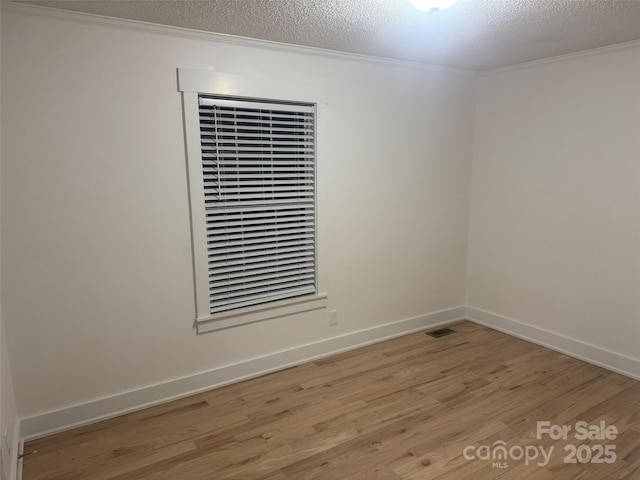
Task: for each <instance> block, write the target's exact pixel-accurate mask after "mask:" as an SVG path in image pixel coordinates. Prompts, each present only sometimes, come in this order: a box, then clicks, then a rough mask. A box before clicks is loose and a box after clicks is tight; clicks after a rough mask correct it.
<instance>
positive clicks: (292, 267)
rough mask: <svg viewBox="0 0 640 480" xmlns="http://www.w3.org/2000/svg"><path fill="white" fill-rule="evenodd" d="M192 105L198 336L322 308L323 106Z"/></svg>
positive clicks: (188, 111)
mask: <svg viewBox="0 0 640 480" xmlns="http://www.w3.org/2000/svg"><path fill="white" fill-rule="evenodd" d="M194 99H195V100H196V103H197V105H196V108H197V120H196V121H197V132H193V126H194V125H189V124H190V123H193V120H191V122H190V121H189V118H188V117H189V115H193V109H192V108H191V107H192V106H188V105H187V102H188V101H190V100H191V101H192V100H194ZM184 104H185V105H184V106H185V129H186V133H187V135H186V136H187V153H188V165H189V186H190V194H191V216H192V235H193V249H194V267H195V268H194V271H195V284H196V297H197V298H196V308H197V319H196V324H197V325H198V331H199V332H200V331H207V330H216V329H219V328H226V327H229V326H234V325H238V324H242V323H248V322H251V321H256V320H262V319H264V318H269V317H273V316H279V315H282V314H288V313H295V312H297V311H302V310H309V309H313V308H319V307H322V306H324V302H323V300H324V298H323V296H322V295H318V289H317V254H316V252H317V246H316V159H315V157H316V155H315V151H316V134H315V131H316V125H315V118H316V110H315V105H313V104H310V103H294V102H282V101H271V100H255V99H247V98H239V97H229V96H216V95H211V94H203V93H197V94H196V95H194V96H192V97H189V98H187V97H186V96H185V99H184ZM190 138H191V141H190ZM196 138H197V142H198V144H197V151H196V147H195V145H194V142H195V140H196ZM204 297H206V301H205V298H204ZM319 301H320V302H319ZM203 325H205V326H204V327H203Z"/></svg>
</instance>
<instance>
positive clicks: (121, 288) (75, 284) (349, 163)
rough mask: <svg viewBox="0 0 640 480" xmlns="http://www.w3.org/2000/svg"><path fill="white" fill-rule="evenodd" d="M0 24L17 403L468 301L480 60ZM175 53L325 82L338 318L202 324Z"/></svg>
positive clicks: (65, 403)
mask: <svg viewBox="0 0 640 480" xmlns="http://www.w3.org/2000/svg"><path fill="white" fill-rule="evenodd" d="M13 8H15V7H13ZM2 22H3V26H2V98H3V104H2V122H3V129H4V137H3V143H2V159H3V166H2V168H3V171H2V222H3V227H2V249H3V251H2V256H3V265H2V286H3V291H2V306H3V309H4V313H5V320H6V327H7V335H8V336H9V338H11V347H12V348H11V355H12V358H11V360H12V364H13V368H14V380H15V387H16V396H17V404H18V406H19V413H20V415H21V416H22V417H29V416H33V415H37V414H40V413H43V412H47V411H51V410H57V409H62V408H65V407H69V406H70V405H74V404H78V403H83V402H88V401H91V400H94V399H97V398H101V397H105V396H110V395H114V394H117V393H120V392H125V391H129V390H135V389H138V388H141V387H145V386H148V385H153V384H156V383H161V382H164V381H167V380H170V379H174V378H179V377H184V376H188V375H192V374H196V373H199V372H203V371H206V370H209V369H213V368H216V367H219V366H224V365H229V364H232V363H234V362H240V361H243V360H246V359H250V358H254V357H257V356H260V355H265V354H269V353H272V352H278V351H280V350H283V349H288V348H292V347H295V346H299V345H305V344H309V343H313V342H318V341H320V340H322V339H325V338H328V337H331V336H335V335H339V334H344V333H348V332H355V331H359V330H362V329H366V328H370V327H374V326H377V325H382V324H385V323H388V322H391V321H395V320H401V319H406V318H410V317H414V316H419V315H423V314H427V313H430V312H436V311H439V310H443V309H449V308H452V307H458V306H460V305H463V303H464V284H465V269H466V242H467V219H468V205H469V198H468V197H469V183H470V171H471V170H470V167H471V152H472V129H473V112H474V86H475V83H474V81H475V78H474V77H473V76H470V75H467V74H463V73H456V72H450V71H440V70H433V69H431V70H429V69H426V68H414V67H407V66H400V65H396V66H393V65H392V64H383V63H379V62H367V61H355V60H346V59H342V58H340V57H336V56H333V57H332V56H330V55H329V56H326V55H325V56H321V55H311V54H301V53H292V52H289V51H279V50H276V49H261V48H256V47H250V46H240V45H235V44H233V43H222V42H214V41H205V40H198V39H194V38H186V37H183V36H180V35H160V34H155V33H148V32H144V31H140V30H134V29H124V28H114V27H107V26H104V25H93V24H91V22H84V23H80V22H69V21H60V20H57V19H53V18H48V16H47V15H44V16H33V15H22V14H17V13H15V12H13V11H11V10H9V11H7V10H5V14H4V15H3V16H2ZM178 67H185V68H199V69H214V70H216V71H221V72H226V73H232V74H237V75H249V76H255V77H260V76H269V77H278V78H280V79H281V80H282V81H283V82H286V81H287V80H288V79H290V78H291V79H295V80H296V81H314V82H320V83H322V84H323V90H324V91H325V92H326V94H327V101H328V103H329V105H328V107H326V108H324V111H325V112H326V115H328V116H329V117H330V118H329V120H330V121H329V122H328V124H329V125H330V126H329V128H328V132H327V135H326V138H323V139H320V152H321V153H320V157H319V162H321V166H320V168H321V169H324V171H325V172H326V185H325V187H324V188H325V191H326V192H328V197H327V198H326V199H325V206H326V209H325V212H324V216H323V217H322V218H321V220H320V222H321V223H320V228H321V229H323V230H324V234H325V235H326V238H327V259H325V262H324V263H325V265H327V266H328V269H327V271H325V272H322V273H321V274H322V275H323V276H324V278H325V279H326V287H327V288H326V290H327V292H328V294H329V302H330V308H331V309H337V310H338V317H339V326H338V327H334V328H329V327H328V326H327V318H326V312H325V311H323V310H319V311H315V312H311V313H307V314H302V315H296V316H290V317H286V318H280V319H276V320H271V321H265V322H261V323H256V324H251V325H246V326H242V327H238V328H234V329H230V330H225V331H219V332H215V333H211V334H206V335H201V336H196V334H195V332H194V330H193V328H192V323H193V319H194V305H193V284H192V271H191V249H190V234H189V210H188V197H187V182H186V178H185V160H184V157H185V154H184V140H183V132H182V117H181V115H182V108H181V103H180V95H179V93H178V92H177V88H176V68H178Z"/></svg>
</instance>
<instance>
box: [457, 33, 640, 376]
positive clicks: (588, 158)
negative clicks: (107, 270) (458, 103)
mask: <svg viewBox="0 0 640 480" xmlns="http://www.w3.org/2000/svg"><path fill="white" fill-rule="evenodd" d="M639 85H640V48H639V47H638V46H637V44H636V46H635V47H634V48H626V49H622V48H621V49H616V50H610V51H605V52H603V53H600V54H594V55H583V56H574V57H568V58H566V59H563V60H561V61H551V62H546V63H540V64H534V65H532V66H528V67H520V68H515V69H509V70H505V71H496V72H493V73H489V74H487V75H485V76H483V77H482V78H480V79H479V81H478V92H477V112H476V129H475V147H474V148H475V151H474V166H473V181H472V197H471V222H470V238H469V265H468V280H467V304H468V305H469V306H470V307H473V308H475V309H479V310H481V311H484V312H489V313H490V314H494V316H493V317H492V316H491V315H489V316H486V317H485V318H486V319H488V321H489V323H491V322H492V321H496V322H498V323H500V322H503V323H502V325H503V326H504V327H506V328H507V329H513V330H514V331H516V332H518V331H519V332H521V333H522V332H524V331H525V330H526V329H523V328H525V327H523V326H522V325H518V322H522V323H524V324H528V325H530V326H533V327H535V329H537V330H538V333H537V334H540V335H542V334H543V332H542V331H547V332H551V333H554V334H558V335H559V336H558V337H555V340H553V341H558V342H564V341H565V340H564V339H562V338H560V337H563V336H564V337H568V338H570V339H572V340H575V341H577V342H579V343H582V344H584V345H582V346H580V345H579V344H578V343H576V344H574V346H573V347H571V348H583V347H584V348H586V350H585V352H587V350H589V351H590V352H591V355H592V356H593V355H595V356H599V355H604V356H607V355H609V353H611V352H613V353H615V354H616V355H618V359H617V360H616V359H614V360H612V361H615V362H620V365H619V366H620V368H621V369H624V367H623V364H626V365H628V366H629V367H628V368H634V367H633V365H634V364H635V365H636V366H638V365H640V363H638V362H640V156H639V155H640V134H639V133H640V88H638V87H639ZM476 313H477V314H478V316H480V317H482V312H476ZM498 317H504V318H502V319H500V318H498ZM509 320H515V321H516V322H510V321H509ZM535 329H534V330H535ZM534 330H531V329H529V331H534ZM537 334H536V333H535V332H534V333H533V335H537ZM544 335H546V334H544ZM548 338H554V337H553V335H552V336H550V337H548ZM589 346H592V347H595V348H590V347H589ZM587 347H588V348H587ZM598 350H600V352H598ZM607 351H609V352H607ZM624 357H626V358H624ZM595 360H598V358H595ZM602 361H603V362H604V363H607V361H606V360H604V359H603V360H602ZM634 362H635V363H634ZM614 366H615V365H614ZM631 373H635V374H636V375H639V376H640V369H638V371H636V372H631Z"/></svg>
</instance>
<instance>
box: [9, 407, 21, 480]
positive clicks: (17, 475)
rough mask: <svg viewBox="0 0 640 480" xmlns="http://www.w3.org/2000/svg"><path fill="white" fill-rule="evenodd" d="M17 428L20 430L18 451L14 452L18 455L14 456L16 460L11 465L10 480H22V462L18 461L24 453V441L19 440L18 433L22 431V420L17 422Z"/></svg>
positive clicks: (17, 443) (17, 444) (17, 442)
mask: <svg viewBox="0 0 640 480" xmlns="http://www.w3.org/2000/svg"><path fill="white" fill-rule="evenodd" d="M16 427H17V428H18V430H16V442H15V445H16V448H17V450H14V452H16V455H14V456H13V457H14V459H13V461H12V463H11V475H10V477H9V478H10V479H11V480H22V461H21V460H18V453H24V440H23V439H20V438H18V432H19V431H20V430H19V428H20V420H16Z"/></svg>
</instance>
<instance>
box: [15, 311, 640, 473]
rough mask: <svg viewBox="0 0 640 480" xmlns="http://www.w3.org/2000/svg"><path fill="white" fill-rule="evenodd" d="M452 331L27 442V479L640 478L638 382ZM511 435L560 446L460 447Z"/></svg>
mask: <svg viewBox="0 0 640 480" xmlns="http://www.w3.org/2000/svg"><path fill="white" fill-rule="evenodd" d="M452 328H454V329H456V330H457V333H455V334H453V335H450V336H447V337H442V338H439V339H435V338H431V337H429V336H427V335H425V334H424V333H415V334H412V335H408V336H405V337H401V338H397V339H394V340H389V341H386V342H383V343H379V344H376V345H372V346H368V347H364V348H361V349H358V350H354V351H351V352H347V353H343V354H340V355H336V356H333V357H330V358H326V359H323V360H318V361H315V362H311V363H307V364H305V365H301V366H299V367H295V368H290V369H288V370H284V371H281V372H278V373H274V374H271V375H267V376H264V377H261V378H257V379H253V380H249V381H246V382H242V383H239V384H235V385H231V386H228V387H224V388H220V389H217V390H213V391H210V392H206V393H202V394H199V395H195V396H192V397H189V398H186V399H183V400H179V401H175V402H172V403H168V404H164V405H161V406H158V407H154V408H149V409H147V410H143V411H140V412H136V413H132V414H129V415H124V416H121V417H118V418H114V419H112V420H107V421H104V422H100V423H97V424H94V425H90V426H87V427H82V428H78V429H75V430H70V431H67V432H64V433H60V434H58V435H53V436H50V437H47V438H42V439H39V440H35V441H32V442H29V443H28V444H27V445H26V446H25V451H31V450H34V449H37V450H38V453H37V454H35V455H32V456H29V457H27V458H25V460H24V475H23V479H24V480H36V479H50V480H54V479H55V480H75V479H82V480H134V479H149V480H151V479H153V480H200V479H207V480H225V479H233V480H243V479H246V480H258V479H261V480H291V479H296V480H302V479H326V480H399V479H406V480H409V479H439V480H440V479H446V480H448V479H452V480H461V479H466V478H468V479H474V480H476V479H479V480H482V479H501V480H507V479H514V480H515V479H517V480H521V479H526V480H533V479H554V480H556V479H557V480H568V479H596V480H604V479H606V480H609V479H640V382H638V381H635V380H632V379H630V378H627V377H624V376H622V375H618V374H616V373H613V372H610V371H607V370H604V369H602V368H599V367H596V366H593V365H590V364H587V363H584V362H581V361H579V360H576V359H573V358H571V357H568V356H566V355H562V354H559V353H556V352H554V351H551V350H548V349H546V348H542V347H539V346H537V345H534V344H531V343H528V342H525V341H522V340H519V339H517V338H514V337H510V336H508V335H504V334H502V333H499V332H496V331H493V330H490V329H487V328H484V327H481V326H479V325H476V324H473V323H470V322H461V323H458V324H456V325H454V326H452ZM537 421H549V422H551V423H552V424H557V425H570V426H572V427H574V426H575V423H576V422H577V421H585V422H587V423H588V424H590V425H595V424H599V423H600V422H601V421H604V422H605V424H606V425H613V426H615V427H616V428H617V430H618V435H617V438H616V439H615V440H576V439H575V438H574V434H575V429H574V428H572V431H571V432H570V433H569V435H568V438H567V440H558V441H553V440H550V439H549V437H548V436H546V435H545V436H544V437H543V438H542V439H540V440H538V439H537V438H536V422H537ZM500 441H502V442H504V443H505V444H506V447H507V448H509V449H511V452H512V454H513V456H514V457H518V456H519V451H520V450H519V449H518V448H515V449H514V448H513V447H522V448H523V449H524V448H525V447H526V446H530V447H531V448H529V450H530V451H531V452H532V449H533V448H535V449H537V451H538V452H539V448H540V447H542V448H544V449H545V452H547V451H549V449H550V448H551V447H553V448H554V451H553V454H552V456H551V460H550V461H549V463H548V465H546V466H538V465H537V464H536V462H538V461H540V459H541V458H542V457H541V456H539V457H538V458H537V459H536V460H534V461H533V462H532V463H530V464H529V465H526V464H525V463H526V462H525V460H524V459H517V458H516V459H514V458H511V457H509V458H507V459H506V462H507V465H506V468H497V466H494V465H492V461H491V460H484V459H472V460H467V459H465V457H464V456H463V452H464V451H465V447H470V448H469V449H467V453H468V454H469V455H468V456H471V455H472V454H473V453H474V452H480V453H482V452H483V449H480V450H478V447H482V446H489V447H492V448H493V447H494V446H497V445H498V444H496V442H500ZM569 444H574V445H575V446H576V447H578V446H579V445H585V447H582V448H581V450H580V451H581V453H580V455H581V457H580V458H582V459H586V458H587V457H586V455H587V454H591V453H595V454H596V456H597V454H598V450H599V447H597V445H606V444H611V445H615V454H616V460H615V462H613V463H585V464H581V463H576V464H567V463H564V459H565V457H566V456H567V455H568V452H567V451H565V447H566V446H567V445H569ZM569 448H570V447H569ZM609 448H610V447H609ZM474 449H475V450H474ZM496 451H497V450H496ZM538 454H539V455H541V454H540V453H538ZM531 455H533V453H531ZM494 467H496V468H494Z"/></svg>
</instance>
